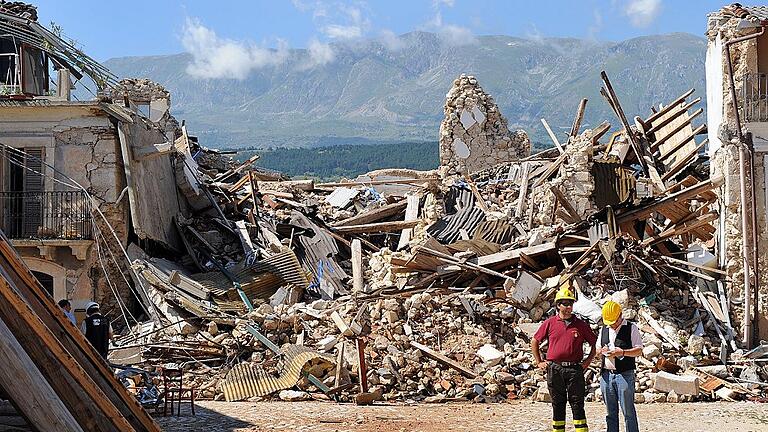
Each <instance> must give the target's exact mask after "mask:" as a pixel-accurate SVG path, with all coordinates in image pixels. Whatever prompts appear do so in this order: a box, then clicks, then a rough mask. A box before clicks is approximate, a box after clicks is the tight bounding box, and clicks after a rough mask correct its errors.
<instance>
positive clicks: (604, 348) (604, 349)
mask: <svg viewBox="0 0 768 432" xmlns="http://www.w3.org/2000/svg"><path fill="white" fill-rule="evenodd" d="M609 352H611V349H610V348H608V347H607V346H605V345H603V346H602V347H600V354H602V355H604V356H608V353H609Z"/></svg>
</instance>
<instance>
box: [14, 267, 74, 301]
mask: <svg viewBox="0 0 768 432" xmlns="http://www.w3.org/2000/svg"><path fill="white" fill-rule="evenodd" d="M22 260H23V261H24V263H25V264H26V265H27V267H29V269H30V270H33V271H36V272H40V273H45V274H47V275H50V276H51V277H52V278H53V300H54V301H59V300H61V299H65V298H67V269H65V268H64V267H62V266H60V265H58V264H56V263H53V262H51V261H46V260H44V259H39V258H32V257H23V258H22Z"/></svg>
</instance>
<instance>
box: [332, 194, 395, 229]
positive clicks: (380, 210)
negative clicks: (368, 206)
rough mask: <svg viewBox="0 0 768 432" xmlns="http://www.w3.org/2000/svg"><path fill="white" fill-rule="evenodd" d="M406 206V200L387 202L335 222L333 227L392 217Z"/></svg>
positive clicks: (366, 222) (361, 223)
mask: <svg viewBox="0 0 768 432" xmlns="http://www.w3.org/2000/svg"><path fill="white" fill-rule="evenodd" d="M407 206H408V202H407V200H402V201H398V202H396V203H393V204H387V205H385V206H381V207H377V208H375V209H372V210H368V211H366V212H363V213H360V214H358V215H355V216H352V217H351V218H347V219H344V220H343V221H341V222H338V223H336V224H335V225H333V227H344V226H350V225H363V224H369V223H372V222H377V221H380V220H382V219H386V218H388V217H392V216H394V215H396V214H398V213H400V212H401V211H403V210H404V209H405V208H406V207H407Z"/></svg>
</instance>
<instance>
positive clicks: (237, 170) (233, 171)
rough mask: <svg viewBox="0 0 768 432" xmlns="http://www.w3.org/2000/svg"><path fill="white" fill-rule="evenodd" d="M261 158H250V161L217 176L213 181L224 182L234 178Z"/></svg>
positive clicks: (256, 155) (255, 155)
mask: <svg viewBox="0 0 768 432" xmlns="http://www.w3.org/2000/svg"><path fill="white" fill-rule="evenodd" d="M259 157H260V156H259V155H258V154H254V155H253V156H251V157H250V158H248V160H246V161H245V162H243V163H241V164H240V165H238V166H237V167H235V168H233V169H230V170H228V171H225V172H223V173H221V174H219V175H217V176H216V177H214V178H213V181H214V182H220V181H224V180H225V179H227V178H229V177H232V176H233V175H235V174H239V173H240V172H241V171H242V170H244V169H246V168H248V167H249V166H251V164H252V163H254V162H256V160H257V159H259Z"/></svg>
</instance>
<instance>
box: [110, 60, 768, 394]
mask: <svg viewBox="0 0 768 432" xmlns="http://www.w3.org/2000/svg"><path fill="white" fill-rule="evenodd" d="M603 79H604V81H605V89H603V93H604V94H605V96H606V98H607V99H608V100H609V102H610V104H611V106H612V107H613V108H614V110H615V112H616V114H617V117H618V118H619V120H620V123H621V124H622V126H623V128H620V129H619V132H617V133H614V134H613V135H612V136H611V137H610V138H609V139H606V140H604V139H603V137H604V136H606V133H607V132H608V130H609V129H610V125H609V124H608V123H607V122H604V123H603V124H601V125H599V126H597V127H595V128H593V129H587V130H584V131H581V130H580V129H581V127H580V125H581V121H582V118H583V114H584V109H585V106H586V100H585V101H583V102H582V104H580V106H579V109H578V113H577V116H576V119H575V120H574V123H573V127H572V128H571V131H570V133H569V134H568V135H567V136H565V137H564V138H565V140H564V142H562V143H561V142H560V140H559V139H558V137H557V136H556V135H555V134H554V133H552V134H551V136H552V139H553V144H554V145H555V147H554V148H553V149H550V150H547V151H545V152H542V153H539V154H535V155H530V156H529V155H528V153H529V151H530V142H529V141H528V139H527V137H524V136H523V135H521V134H510V133H509V132H508V131H507V130H506V121H505V120H504V119H503V117H501V115H500V114H499V113H498V108H497V107H496V105H495V103H494V102H493V99H492V98H491V97H490V96H488V95H487V94H485V93H484V92H482V90H481V89H480V87H479V86H478V84H477V80H476V79H475V78H474V77H469V76H462V77H460V78H459V79H458V80H457V81H456V82H455V83H454V88H453V89H451V91H450V92H449V94H448V96H447V99H448V101H447V102H446V118H445V120H444V122H443V125H442V126H441V161H443V162H444V167H443V168H441V169H440V170H437V171H433V172H415V171H410V170H382V171H377V172H373V173H369V174H367V175H365V176H361V177H359V178H357V179H353V180H349V181H344V182H341V183H325V184H318V183H315V182H313V181H311V180H289V179H287V178H285V177H284V176H282V175H281V174H279V173H274V172H269V171H267V170H263V169H257V168H255V167H253V166H252V164H253V162H254V161H255V159H256V158H252V159H250V160H248V161H245V162H241V163H239V162H235V161H234V160H232V159H230V158H228V157H227V156H226V155H223V154H220V153H218V152H216V151H213V150H209V149H206V148H204V147H202V146H200V145H199V144H198V143H197V140H196V139H195V138H194V137H191V136H188V135H187V134H186V131H185V130H184V129H183V128H182V136H181V137H180V138H179V139H177V142H176V149H177V156H176V158H177V164H176V167H177V169H178V172H179V174H180V175H178V176H177V181H178V182H179V188H180V190H182V191H184V193H185V195H186V197H187V200H188V202H189V203H190V205H191V207H192V208H193V211H192V212H190V214H189V215H186V216H182V215H179V217H178V218H177V228H178V232H179V235H180V237H181V239H182V242H183V244H184V245H185V247H186V255H185V256H183V257H179V258H177V259H176V260H175V261H172V260H169V259H167V257H166V258H159V257H151V256H149V255H148V254H147V253H145V251H142V250H140V249H139V248H137V247H132V250H131V249H129V251H128V252H129V254H130V255H131V259H133V260H134V261H133V268H134V270H135V278H136V281H135V282H136V284H137V285H141V286H143V287H144V289H145V290H146V293H147V297H148V298H149V299H151V301H152V303H153V304H152V305H149V307H152V308H154V309H155V310H157V311H158V312H159V315H161V316H162V319H161V320H159V321H158V322H147V323H141V324H139V325H137V326H136V327H135V328H134V329H132V331H131V334H130V335H126V336H124V337H122V338H120V340H119V343H118V346H117V347H115V349H113V350H112V352H111V354H110V360H111V361H112V362H113V363H117V364H125V365H128V364H130V365H135V366H141V367H144V368H154V367H158V366H163V367H166V368H168V367H171V368H181V369H182V370H184V373H185V377H186V379H187V385H188V386H190V387H193V388H195V389H196V390H197V392H198V395H197V397H198V398H212V399H226V400H242V399H250V398H258V397H279V398H282V399H286V400H305V399H309V398H333V399H336V400H341V401H345V400H353V399H354V400H357V401H358V402H360V403H365V402H370V401H371V400H374V399H378V398H381V399H387V400H409V401H424V402H438V401H446V400H475V401H487V402H495V401H500V400H505V399H517V398H535V399H537V400H547V398H548V395H547V392H546V382H545V379H544V376H543V372H542V371H540V370H538V369H536V367H535V365H534V364H533V357H532V355H531V353H530V349H529V346H530V338H531V337H532V335H533V333H534V332H535V331H536V329H537V328H538V325H539V323H540V322H541V321H543V320H544V319H545V318H546V317H547V316H548V315H550V314H552V313H553V310H554V309H553V306H554V304H553V298H554V293H555V292H556V291H557V290H558V289H559V288H560V287H562V286H564V285H568V286H570V287H571V288H572V289H574V290H576V291H577V292H578V298H579V300H578V302H577V303H576V305H575V312H576V313H577V314H579V315H581V316H583V317H585V318H586V319H589V320H590V321H591V322H592V323H593V325H594V327H595V328H597V326H598V324H599V323H600V308H601V305H602V304H603V303H604V302H605V301H607V300H609V299H610V300H613V301H616V302H618V303H619V304H621V305H622V306H623V308H624V313H625V315H624V316H625V318H627V319H630V320H633V321H636V322H637V323H638V324H639V325H640V327H641V330H642V333H643V335H644V350H643V357H642V358H639V360H638V365H639V371H638V379H637V395H636V399H637V400H638V401H640V402H642V401H645V402H660V401H667V402H677V401H687V400H709V399H714V398H723V399H729V400H732V399H752V400H758V399H760V398H765V396H766V393H765V388H766V385H765V383H766V382H768V369H765V368H764V367H763V366H762V365H763V364H764V363H763V361H764V360H765V356H766V355H768V346H763V347H759V348H757V349H755V350H752V351H748V352H747V351H745V350H742V349H739V348H738V346H737V341H736V340H735V335H736V332H735V331H734V329H735V328H739V323H738V321H737V320H738V316H736V314H733V315H734V316H732V311H731V308H730V304H731V303H730V302H729V300H728V292H729V286H728V285H729V283H730V282H729V281H728V280H727V278H726V277H724V276H725V274H724V273H725V272H723V271H722V270H719V269H718V268H717V265H716V262H715V259H714V256H713V254H712V253H711V252H710V250H711V248H712V239H713V232H714V229H713V228H712V226H711V225H710V222H711V221H712V220H714V218H715V217H716V213H715V210H714V208H713V206H712V204H713V203H714V202H715V201H716V199H717V195H716V193H717V192H718V191H717V188H718V186H719V185H720V184H721V179H720V178H709V176H708V174H707V172H708V170H707V169H706V162H707V161H706V158H705V157H704V156H703V155H701V154H700V153H699V150H700V149H701V144H697V143H696V133H694V131H693V128H692V127H691V124H690V122H691V120H692V118H691V117H689V116H688V113H687V110H688V108H689V107H690V106H691V105H693V104H686V103H685V101H686V98H687V97H688V96H690V95H691V93H692V92H688V93H687V94H685V95H683V96H681V97H680V98H678V99H677V100H675V101H673V102H671V103H670V104H668V105H666V106H665V107H663V108H661V109H660V110H658V111H657V112H655V113H653V114H651V115H650V117H648V118H647V119H641V118H639V117H637V118H636V119H635V126H630V125H629V124H628V123H627V119H626V117H625V115H624V113H623V111H622V110H621V105H620V103H619V101H618V99H617V97H616V95H615V94H614V92H613V89H612V88H611V86H610V82H608V79H607V77H606V76H605V75H603ZM467 113H470V114H469V117H471V119H472V121H470V120H469V117H467ZM465 120H466V121H465ZM489 123H490V124H489ZM491 130H496V131H497V132H498V131H501V132H499V133H489V132H488V131H491ZM700 131H701V130H700V129H699V132H700ZM471 136H484V137H487V138H486V139H487V140H490V141H487V142H483V143H479V142H478V141H477V140H475V141H474V144H473V143H472V142H473V140H472V138H471ZM458 141H461V142H462V143H463V144H464V145H466V147H467V149H466V151H465V150H464V149H463V147H462V146H461V144H460V143H458ZM497 141H498V142H497ZM500 142H502V143H504V146H505V147H504V146H501V145H500V144H499V143H500ZM478 145H479V146H481V147H482V146H486V145H490V146H491V147H493V148H496V149H501V148H502V147H503V150H504V152H506V153H505V156H504V157H503V158H502V161H501V162H499V160H496V159H494V161H493V164H490V163H488V161H486V163H485V164H482V163H481V162H480V159H475V160H473V161H471V162H472V163H466V162H467V160H468V159H469V157H471V155H472V154H480V155H485V153H482V152H479V153H478V152H477V151H475V150H476V147H477V146H478ZM485 157H488V155H485ZM494 157H495V156H494ZM443 158H444V160H443ZM454 162H455V163H454ZM445 164H449V165H450V166H449V167H448V169H446V165H445ZM451 164H453V165H451ZM476 164H480V165H482V169H478V168H477V167H478V166H480V165H476ZM469 166H473V167H475V168H472V169H468V167H469ZM702 172H703V173H702ZM732 320H733V321H732ZM586 374H587V382H588V383H589V388H590V393H589V396H588V397H589V398H590V399H599V397H600V395H599V385H598V383H597V380H598V375H599V363H598V362H595V364H593V365H592V366H591V367H590V368H589V370H588V371H587V372H586ZM296 389H298V390H296Z"/></svg>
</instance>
